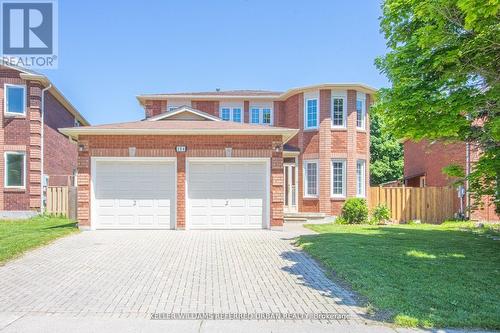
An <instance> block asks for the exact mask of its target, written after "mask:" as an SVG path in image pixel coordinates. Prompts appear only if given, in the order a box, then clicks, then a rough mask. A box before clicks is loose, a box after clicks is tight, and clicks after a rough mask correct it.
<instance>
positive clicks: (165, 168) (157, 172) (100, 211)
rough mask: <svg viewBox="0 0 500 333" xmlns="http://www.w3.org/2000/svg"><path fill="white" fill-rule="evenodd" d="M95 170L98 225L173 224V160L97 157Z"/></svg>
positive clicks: (162, 226) (154, 226)
mask: <svg viewBox="0 0 500 333" xmlns="http://www.w3.org/2000/svg"><path fill="white" fill-rule="evenodd" d="M93 172H94V174H95V177H94V196H95V198H94V199H95V201H94V205H95V207H94V212H93V213H94V217H93V221H95V228H97V229H113V228H115V229H173V228H174V226H175V186H176V178H175V163H174V162H165V161H144V160H135V161H134V160H127V161H123V160H122V161H96V162H95V170H94V171H93Z"/></svg>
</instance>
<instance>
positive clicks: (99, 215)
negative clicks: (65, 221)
mask: <svg viewBox="0 0 500 333" xmlns="http://www.w3.org/2000/svg"><path fill="white" fill-rule="evenodd" d="M375 91H376V90H375V89H373V88H370V87H368V86H366V85H363V84H320V85H315V86H309V87H303V88H296V89H291V90H288V91H286V92H272V91H261V90H257V91H255V90H236V91H214V92H200V93H174V94H155V95H141V96H138V100H139V102H140V104H141V105H142V106H143V107H144V109H145V114H146V117H145V119H144V120H142V121H138V122H132V123H122V124H113V125H106V126H92V127H80V128H74V129H61V131H62V132H63V133H65V134H67V135H69V136H71V137H73V138H74V139H75V140H78V141H79V145H80V155H79V172H78V173H79V177H78V185H79V199H78V202H79V210H78V219H79V224H80V226H81V227H82V228H162V227H163V228H179V229H183V228H190V229H194V228H268V227H272V226H281V225H282V224H283V220H284V216H285V215H294V214H295V216H296V215H297V214H299V215H300V214H309V215H311V214H317V215H316V216H336V215H338V214H339V213H340V210H341V207H342V205H343V203H344V202H345V199H346V198H349V197H356V196H357V197H365V198H366V197H367V196H366V193H367V190H368V186H369V156H370V152H369V146H370V145H369V140H370V138H369V133H370V131H369V121H368V119H369V118H368V116H367V115H368V110H369V107H370V105H371V103H372V100H373V97H372V96H373V94H374V93H375ZM135 162H137V163H135ZM162 163H163V166H162ZM161 172H163V173H164V177H171V179H170V180H168V179H167V180H166V181H165V183H161V182H160V184H155V186H159V187H160V188H163V189H153V188H152V187H151V184H153V183H156V181H155V179H158V177H157V176H156V174H158V173H161ZM139 174H140V175H142V176H140V177H139V176H138V175H139ZM225 175H227V176H225ZM109 177H111V178H112V179H111V178H109ZM120 177H121V178H120ZM231 177H233V178H234V179H233V178H231ZM122 178H126V179H132V180H131V182H130V183H129V185H124V182H123V181H122V180H121V179H122ZM136 178H137V179H136ZM160 178H161V177H160ZM172 179H174V180H172ZM105 183H106V184H105ZM113 184H114V185H113ZM131 184H135V185H131ZM266 184H267V185H266ZM116 186H122V187H123V188H122V189H121V190H114V189H113V188H116ZM138 187H140V188H145V187H146V188H149V190H142V189H141V191H140V192H141V193H137V194H131V193H130V192H131V191H132V188H138ZM125 193H128V194H125ZM162 197H163V199H162ZM141 198H155V199H153V200H152V201H147V202H146V201H145V199H144V200H143V199H141ZM168 198H170V199H168ZM268 201H269V202H268ZM162 202H163V208H161V206H162ZM155 207H156V208H155ZM167 207H169V208H168V209H167ZM266 207H268V208H266Z"/></svg>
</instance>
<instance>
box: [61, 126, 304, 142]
mask: <svg viewBox="0 0 500 333" xmlns="http://www.w3.org/2000/svg"><path fill="white" fill-rule="evenodd" d="M59 132H61V133H62V134H64V135H67V136H69V137H72V138H73V139H75V140H78V136H79V135H281V136H282V137H283V143H286V142H288V141H289V140H290V139H292V138H293V137H294V136H295V135H296V134H297V133H298V132H299V130H298V129H272V128H269V129H265V130H253V129H235V130H221V129H189V130H172V129H142V128H127V129H124V128H115V129H109V128H102V129H101V128H85V127H78V128H75V127H68V128H60V129H59Z"/></svg>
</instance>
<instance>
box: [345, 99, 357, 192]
mask: <svg viewBox="0 0 500 333" xmlns="http://www.w3.org/2000/svg"><path fill="white" fill-rule="evenodd" d="M356 147H357V145H356V91H355V90H347V167H346V173H347V189H346V192H347V197H348V198H350V197H355V196H356V150H357V149H356Z"/></svg>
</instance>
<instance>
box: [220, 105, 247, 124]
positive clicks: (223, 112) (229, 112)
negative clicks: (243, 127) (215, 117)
mask: <svg viewBox="0 0 500 333" xmlns="http://www.w3.org/2000/svg"><path fill="white" fill-rule="evenodd" d="M241 113H242V112H241V108H225V107H223V108H221V109H220V118H221V119H222V120H226V121H234V122H237V123H241V122H242V116H241Z"/></svg>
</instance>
